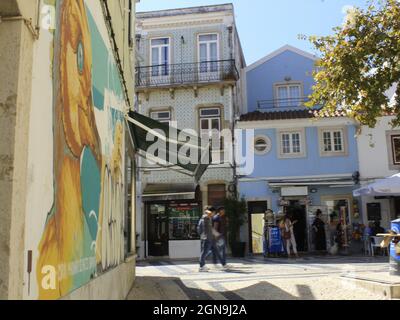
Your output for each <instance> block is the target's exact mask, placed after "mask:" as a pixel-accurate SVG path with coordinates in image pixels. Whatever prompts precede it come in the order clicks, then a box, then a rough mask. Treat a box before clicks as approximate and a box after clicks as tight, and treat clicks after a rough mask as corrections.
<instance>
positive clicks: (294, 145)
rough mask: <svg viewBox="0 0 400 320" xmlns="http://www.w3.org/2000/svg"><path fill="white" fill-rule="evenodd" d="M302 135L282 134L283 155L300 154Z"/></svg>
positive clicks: (296, 133)
mask: <svg viewBox="0 0 400 320" xmlns="http://www.w3.org/2000/svg"><path fill="white" fill-rule="evenodd" d="M300 152H301V146H300V133H298V132H295V133H282V153H283V154H291V153H300Z"/></svg>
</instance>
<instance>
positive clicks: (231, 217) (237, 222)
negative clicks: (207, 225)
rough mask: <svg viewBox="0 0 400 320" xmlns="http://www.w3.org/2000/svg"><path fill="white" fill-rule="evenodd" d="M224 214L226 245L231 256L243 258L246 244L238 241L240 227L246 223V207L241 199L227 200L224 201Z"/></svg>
mask: <svg viewBox="0 0 400 320" xmlns="http://www.w3.org/2000/svg"><path fill="white" fill-rule="evenodd" d="M225 212H226V217H227V220H228V243H229V246H230V248H231V250H232V256H234V257H244V256H245V249H246V243H245V242H242V241H240V227H241V226H242V225H243V224H244V223H245V222H246V212H247V206H246V201H245V200H244V199H243V198H242V199H240V200H238V199H236V198H233V197H231V198H227V199H226V200H225Z"/></svg>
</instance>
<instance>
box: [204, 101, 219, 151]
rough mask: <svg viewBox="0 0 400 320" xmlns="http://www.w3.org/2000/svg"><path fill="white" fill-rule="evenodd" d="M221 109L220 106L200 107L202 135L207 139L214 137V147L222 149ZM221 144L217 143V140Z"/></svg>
mask: <svg viewBox="0 0 400 320" xmlns="http://www.w3.org/2000/svg"><path fill="white" fill-rule="evenodd" d="M220 132H221V110H220V108H201V109H200V135H201V137H203V138H205V139H213V149H221V148H222V143H221V141H220V139H221V135H220ZM217 141H218V142H219V145H218V146H217V145H216V142H217Z"/></svg>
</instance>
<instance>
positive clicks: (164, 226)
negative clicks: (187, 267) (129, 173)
mask: <svg viewBox="0 0 400 320" xmlns="http://www.w3.org/2000/svg"><path fill="white" fill-rule="evenodd" d="M198 190H199V188H196V187H195V186H193V185H185V184H181V185H147V187H146V188H145V191H144V194H143V200H144V208H145V212H144V221H145V223H144V225H145V226H144V227H145V232H146V236H145V252H146V257H169V258H172V259H179V258H194V257H198V254H199V253H198V251H199V248H200V237H199V235H198V234H197V230H196V229H197V224H198V221H199V219H200V218H201V202H200V201H198V199H201V197H200V195H199V191H198Z"/></svg>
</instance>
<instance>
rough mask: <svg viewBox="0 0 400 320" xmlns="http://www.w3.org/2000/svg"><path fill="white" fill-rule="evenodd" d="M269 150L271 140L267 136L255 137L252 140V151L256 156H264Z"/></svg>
mask: <svg viewBox="0 0 400 320" xmlns="http://www.w3.org/2000/svg"><path fill="white" fill-rule="evenodd" d="M270 150H271V140H270V139H269V138H268V137H267V136H257V137H255V139H254V151H255V153H257V154H266V153H268V152H269V151H270Z"/></svg>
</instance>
